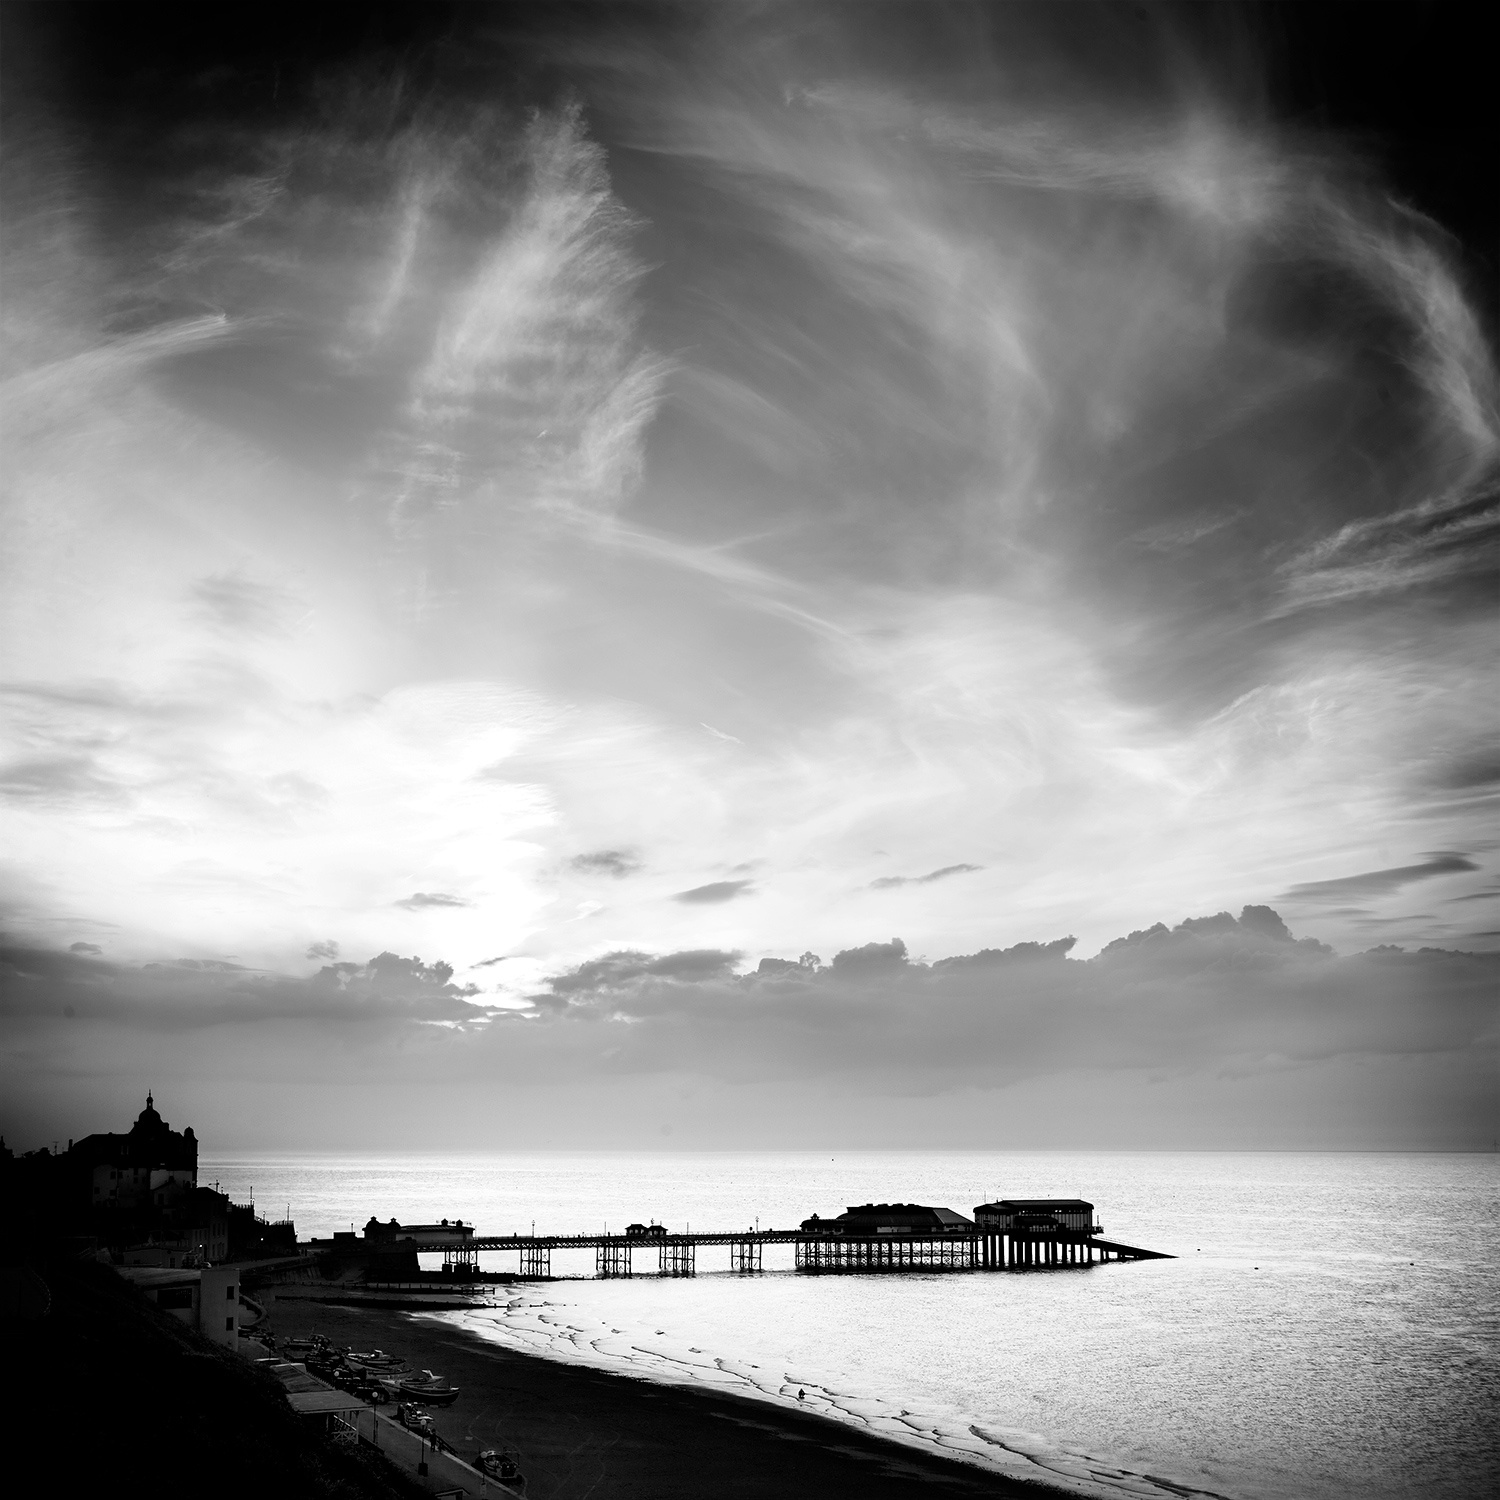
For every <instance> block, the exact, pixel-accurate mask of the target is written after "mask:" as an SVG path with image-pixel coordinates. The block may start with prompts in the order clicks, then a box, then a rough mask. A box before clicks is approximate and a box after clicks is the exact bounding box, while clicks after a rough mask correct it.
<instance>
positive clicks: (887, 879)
mask: <svg viewBox="0 0 1500 1500" xmlns="http://www.w3.org/2000/svg"><path fill="white" fill-rule="evenodd" d="M983 868H984V866H983V865H944V866H943V867H942V869H940V870H929V871H928V872H927V874H925V875H882V876H881V877H880V878H879V879H878V880H872V881H871V882H870V889H871V890H872V891H887V890H891V889H893V888H894V887H896V886H898V885H931V884H932V882H933V881H934V880H947V879H948V878H949V876H951V875H972V874H973V873H975V872H976V871H978V870H982V869H983Z"/></svg>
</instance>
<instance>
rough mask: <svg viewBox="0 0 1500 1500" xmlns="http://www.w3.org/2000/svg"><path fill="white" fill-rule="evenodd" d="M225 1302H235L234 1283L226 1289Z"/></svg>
mask: <svg viewBox="0 0 1500 1500" xmlns="http://www.w3.org/2000/svg"><path fill="white" fill-rule="evenodd" d="M224 1300H225V1301H226V1302H233V1301H234V1283H233V1282H231V1283H230V1284H229V1285H228V1286H226V1287H225V1288H224Z"/></svg>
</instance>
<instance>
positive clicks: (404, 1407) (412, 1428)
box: [396, 1401, 432, 1437]
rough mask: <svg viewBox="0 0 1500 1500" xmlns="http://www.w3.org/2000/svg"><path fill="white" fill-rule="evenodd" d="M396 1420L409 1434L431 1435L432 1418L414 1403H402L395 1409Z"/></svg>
mask: <svg viewBox="0 0 1500 1500" xmlns="http://www.w3.org/2000/svg"><path fill="white" fill-rule="evenodd" d="M396 1420H397V1421H398V1422H400V1424H401V1425H402V1426H403V1427H405V1428H406V1429H407V1430H408V1431H409V1432H420V1433H422V1434H423V1435H424V1436H427V1437H430V1436H431V1435H432V1418H431V1417H430V1416H429V1415H428V1414H427V1413H426V1412H425V1411H424V1410H423V1409H422V1408H421V1407H420V1406H418V1405H417V1404H416V1402H415V1401H403V1402H402V1403H401V1405H400V1406H398V1407H397V1408H396Z"/></svg>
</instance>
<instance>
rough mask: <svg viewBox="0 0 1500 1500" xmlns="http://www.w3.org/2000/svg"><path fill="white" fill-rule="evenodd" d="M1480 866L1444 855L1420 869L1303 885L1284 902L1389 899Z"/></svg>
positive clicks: (1465, 858) (1398, 868)
mask: <svg viewBox="0 0 1500 1500" xmlns="http://www.w3.org/2000/svg"><path fill="white" fill-rule="evenodd" d="M1478 868H1479V866H1478V865H1476V864H1475V863H1474V861H1473V860H1471V859H1469V858H1468V856H1467V855H1464V854H1459V853H1453V852H1449V851H1440V852H1438V853H1435V854H1430V855H1428V857H1427V859H1426V861H1425V862H1424V863H1422V864H1420V865H1397V866H1395V867H1394V868H1392V869H1389V870H1368V871H1366V872H1365V873H1364V874H1363V875H1345V876H1343V877H1342V878H1341V879H1338V880H1312V881H1308V882H1307V883H1306V884H1303V885H1294V886H1293V887H1292V888H1291V889H1290V890H1289V891H1284V892H1282V894H1281V896H1280V897H1279V898H1278V899H1280V900H1282V901H1308V902H1318V903H1322V902H1326V901H1344V900H1347V899H1348V898H1350V897H1355V898H1358V897H1361V896H1363V897H1367V898H1368V897H1371V896H1385V895H1389V894H1390V893H1391V892H1392V891H1399V890H1400V889H1401V888H1402V886H1406V885H1411V884H1412V883H1413V882H1414V881H1418V880H1431V879H1433V878H1434V877H1435V876H1438V875H1457V874H1460V873H1462V872H1463V871H1465V870H1477V869H1478Z"/></svg>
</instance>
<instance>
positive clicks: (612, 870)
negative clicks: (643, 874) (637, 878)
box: [569, 849, 641, 880]
mask: <svg viewBox="0 0 1500 1500" xmlns="http://www.w3.org/2000/svg"><path fill="white" fill-rule="evenodd" d="M569 864H571V865H572V867H573V868H574V869H575V870H578V871H580V872H581V873H582V874H585V875H612V876H614V878H615V879H616V880H623V879H624V878H625V877H626V876H627V875H634V874H635V873H636V871H637V870H639V869H640V867H641V862H640V860H639V859H638V858H637V857H636V856H635V855H634V854H632V853H631V852H630V851H629V850H627V849H599V850H596V851H595V852H594V853H592V854H575V855H574V856H573V858H572V859H571V860H569Z"/></svg>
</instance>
